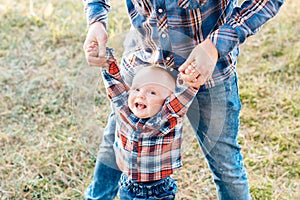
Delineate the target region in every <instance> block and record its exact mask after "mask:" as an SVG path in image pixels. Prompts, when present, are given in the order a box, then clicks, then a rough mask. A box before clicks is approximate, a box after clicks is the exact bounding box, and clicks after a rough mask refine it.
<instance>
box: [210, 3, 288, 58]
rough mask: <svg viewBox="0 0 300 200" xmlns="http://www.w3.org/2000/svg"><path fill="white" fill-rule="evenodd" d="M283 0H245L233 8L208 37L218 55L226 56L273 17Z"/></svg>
mask: <svg viewBox="0 0 300 200" xmlns="http://www.w3.org/2000/svg"><path fill="white" fill-rule="evenodd" d="M284 1H285V0H247V1H244V2H243V3H242V5H241V6H240V7H236V8H234V9H233V12H232V14H231V16H230V17H229V18H228V19H227V21H226V23H225V24H223V25H222V26H220V27H219V29H217V30H216V31H214V32H213V33H212V34H211V35H210V36H209V38H210V39H211V40H212V42H213V43H214V44H215V46H216V48H217V50H218V54H219V57H223V56H226V55H227V54H228V53H229V52H230V51H232V50H233V49H234V48H235V47H236V46H237V45H238V44H241V43H243V42H244V41H245V40H246V38H247V37H249V36H251V35H254V34H255V33H257V32H258V30H260V28H261V27H262V26H263V25H264V24H265V23H266V22H267V21H268V20H270V19H271V18H273V17H274V16H275V15H276V14H277V13H278V11H279V9H280V7H281V6H282V5H283V3H284Z"/></svg>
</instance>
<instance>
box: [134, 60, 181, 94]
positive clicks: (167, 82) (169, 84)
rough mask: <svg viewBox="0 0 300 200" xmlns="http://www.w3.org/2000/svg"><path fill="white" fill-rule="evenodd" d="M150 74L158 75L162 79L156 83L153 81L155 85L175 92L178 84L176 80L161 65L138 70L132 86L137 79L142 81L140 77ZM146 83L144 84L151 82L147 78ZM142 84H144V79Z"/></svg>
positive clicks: (143, 67)
mask: <svg viewBox="0 0 300 200" xmlns="http://www.w3.org/2000/svg"><path fill="white" fill-rule="evenodd" d="M150 72H154V73H157V75H158V76H161V79H159V80H156V81H155V82H154V81H153V83H157V84H160V85H162V86H164V87H166V88H168V89H169V90H171V91H174V89H175V83H176V82H175V79H174V78H173V76H172V75H171V74H170V73H169V72H168V71H167V70H166V69H165V68H163V67H161V66H159V65H147V66H142V67H139V68H138V69H137V70H136V73H135V76H134V77H133V80H132V86H134V85H135V82H136V80H137V79H138V80H140V76H147V73H150ZM144 81H145V82H144V83H148V82H149V80H147V79H146V78H145V79H144ZM141 82H143V79H142V81H141Z"/></svg>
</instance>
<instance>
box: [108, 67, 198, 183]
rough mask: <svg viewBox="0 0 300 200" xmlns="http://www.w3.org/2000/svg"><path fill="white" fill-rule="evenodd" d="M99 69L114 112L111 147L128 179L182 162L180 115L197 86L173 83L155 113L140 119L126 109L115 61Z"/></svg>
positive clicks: (149, 176)
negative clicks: (172, 91)
mask: <svg viewBox="0 0 300 200" xmlns="http://www.w3.org/2000/svg"><path fill="white" fill-rule="evenodd" d="M102 72H103V73H102V74H103V80H104V84H105V86H106V88H107V94H108V97H109V98H110V100H111V101H112V103H113V105H114V109H115V113H116V116H117V117H116V121H117V126H116V137H115V143H114V149H115V154H116V158H117V164H118V166H119V168H120V169H121V170H122V172H123V173H125V174H126V175H127V176H128V177H129V178H130V179H132V180H137V181H139V182H146V181H155V180H159V179H162V178H165V177H167V176H169V175H171V174H172V173H173V171H174V170H175V169H177V168H179V167H181V165H182V162H181V154H180V147H181V143H182V123H183V116H184V115H185V114H186V112H187V110H188V107H189V105H190V104H191V102H192V101H193V98H194V96H195V95H196V93H197V91H198V90H197V89H195V88H191V87H186V86H183V85H179V84H177V85H176V88H175V92H174V93H173V94H172V95H171V96H170V97H168V98H167V99H166V101H165V103H164V105H163V107H162V109H161V111H160V112H159V113H157V114H156V115H155V116H153V117H151V118H148V119H140V118H138V117H136V116H135V115H134V114H133V113H132V112H131V111H130V110H129V107H128V104H127V101H128V90H129V87H128V85H126V84H125V83H124V81H123V80H122V78H121V76H120V71H119V68H118V66H117V65H116V62H111V64H110V66H109V68H108V69H103V71H102Z"/></svg>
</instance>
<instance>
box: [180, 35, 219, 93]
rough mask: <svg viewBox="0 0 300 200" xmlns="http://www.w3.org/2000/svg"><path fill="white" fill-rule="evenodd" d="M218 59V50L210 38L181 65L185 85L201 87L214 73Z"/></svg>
mask: <svg viewBox="0 0 300 200" xmlns="http://www.w3.org/2000/svg"><path fill="white" fill-rule="evenodd" d="M217 60H218V50H217V48H216V46H215V45H214V44H213V43H212V41H211V40H210V39H206V40H204V41H203V42H202V43H200V44H199V45H197V46H196V47H195V48H194V49H193V51H192V52H191V53H190V55H189V57H188V58H187V60H186V61H185V62H184V63H183V64H182V65H181V66H180V67H179V72H180V77H181V79H182V80H183V81H184V84H185V85H188V86H192V87H197V88H199V87H200V86H201V85H203V84H204V83H205V82H206V81H207V80H208V79H209V78H210V77H211V75H212V73H213V71H214V69H215V66H216V63H217Z"/></svg>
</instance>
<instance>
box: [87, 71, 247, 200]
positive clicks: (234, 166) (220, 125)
mask: <svg viewBox="0 0 300 200" xmlns="http://www.w3.org/2000/svg"><path fill="white" fill-rule="evenodd" d="M240 109H241V103H240V98H239V94H238V86H237V77H236V76H233V77H230V78H229V79H227V80H226V81H224V82H223V84H221V85H218V86H215V87H213V88H210V89H200V90H199V92H198V94H197V97H196V98H195V100H194V101H193V103H192V105H191V106H190V108H189V111H188V113H187V117H188V119H189V121H190V123H191V125H192V127H193V130H194V131H195V133H196V136H197V139H198V142H199V144H200V146H201V148H202V151H203V153H204V154H205V157H206V160H207V162H208V165H209V167H210V169H211V171H212V173H213V177H214V181H215V184H216V188H217V192H218V198H219V199H220V200H248V199H251V197H250V192H249V186H248V179H247V175H246V171H245V168H244V163H243V158H242V155H241V152H240V150H241V148H240V146H239V144H238V140H237V137H238V128H239V113H240ZM113 118H114V115H113V114H112V115H111V116H110V118H109V123H108V126H107V127H106V129H105V131H104V139H103V142H102V144H101V146H100V152H99V156H98V161H97V163H96V168H95V174H94V181H93V182H92V184H91V185H90V186H89V187H88V189H87V191H86V196H85V197H86V199H88V200H90V199H102V200H106V199H107V200H111V199H113V198H114V197H115V195H116V194H117V185H118V181H119V177H120V174H121V172H119V171H118V170H117V168H116V166H115V164H114V162H113V161H114V154H113V150H112V145H113V139H114V135H113V133H114V126H115V124H114V122H112V121H113ZM187 134H188V133H187ZM187 134H185V136H186V135H187ZM190 134H192V133H190ZM104 169H105V170H104ZM179 189H180V188H179Z"/></svg>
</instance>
